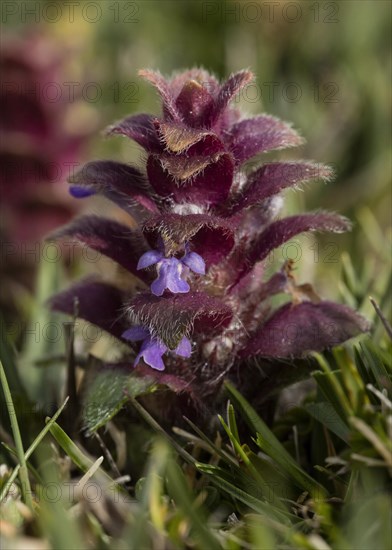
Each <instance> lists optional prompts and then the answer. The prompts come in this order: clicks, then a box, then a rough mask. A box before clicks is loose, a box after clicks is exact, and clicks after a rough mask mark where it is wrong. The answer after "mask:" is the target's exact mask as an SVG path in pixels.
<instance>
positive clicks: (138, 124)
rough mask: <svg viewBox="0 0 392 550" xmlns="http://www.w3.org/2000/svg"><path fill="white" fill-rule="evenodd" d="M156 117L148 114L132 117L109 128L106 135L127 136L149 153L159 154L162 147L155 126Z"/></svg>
mask: <svg viewBox="0 0 392 550" xmlns="http://www.w3.org/2000/svg"><path fill="white" fill-rule="evenodd" d="M155 120H156V117H154V116H152V115H147V114H138V115H132V116H129V117H127V118H124V120H120V121H119V122H117V123H116V124H113V125H112V126H109V128H107V130H106V135H108V136H112V135H121V136H126V137H129V138H131V139H133V140H134V141H136V143H138V144H139V145H141V146H142V147H143V148H144V149H146V151H148V152H159V151H161V150H162V146H161V144H160V141H159V137H158V134H157V131H156V128H155V125H154V121H155Z"/></svg>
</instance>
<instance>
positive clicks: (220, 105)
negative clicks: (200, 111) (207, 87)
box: [208, 71, 253, 126]
mask: <svg viewBox="0 0 392 550" xmlns="http://www.w3.org/2000/svg"><path fill="white" fill-rule="evenodd" d="M252 80H253V74H252V73H251V72H250V71H240V72H238V73H235V74H232V75H231V76H230V77H229V78H228V80H226V82H224V84H223V85H222V86H221V89H220V90H219V93H218V95H217V98H216V101H215V106H214V108H213V110H212V112H211V116H210V119H209V121H208V123H209V125H210V126H211V125H213V124H214V123H215V121H216V120H217V118H218V117H219V116H220V115H222V114H223V112H224V110H225V109H226V107H227V106H228V105H229V103H230V101H231V100H232V99H233V98H234V97H235V96H236V95H237V94H238V93H239V92H240V91H241V90H242V88H244V87H245V86H247V85H248V84H249V83H250V82H251V81H252Z"/></svg>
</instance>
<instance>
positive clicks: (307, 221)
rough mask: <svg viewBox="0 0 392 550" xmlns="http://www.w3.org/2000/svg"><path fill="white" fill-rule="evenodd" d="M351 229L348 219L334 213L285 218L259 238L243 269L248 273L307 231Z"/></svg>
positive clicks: (245, 259) (334, 231)
mask: <svg viewBox="0 0 392 550" xmlns="http://www.w3.org/2000/svg"><path fill="white" fill-rule="evenodd" d="M350 228H351V224H350V222H349V220H347V218H344V217H342V216H339V215H338V214H334V213H332V212H313V213H310V214H301V215H299V216H290V217H288V218H283V219H282V220H278V221H276V222H273V223H271V224H270V225H269V226H268V227H267V228H266V229H265V230H264V231H263V232H262V233H261V235H259V236H258V238H257V240H256V241H255V242H254V243H253V245H252V247H251V249H250V250H249V252H248V253H247V255H246V257H245V258H244V262H243V267H245V271H246V272H248V271H249V270H250V269H251V267H252V266H253V265H254V264H255V263H256V262H258V261H261V260H264V259H265V258H266V257H267V256H268V254H269V253H270V252H271V251H272V250H274V249H275V248H278V247H279V246H280V245H282V244H283V243H285V242H287V241H289V240H290V239H291V238H292V237H295V236H296V235H298V234H300V233H305V232H307V231H330V232H333V233H342V232H344V231H348V230H349V229H350Z"/></svg>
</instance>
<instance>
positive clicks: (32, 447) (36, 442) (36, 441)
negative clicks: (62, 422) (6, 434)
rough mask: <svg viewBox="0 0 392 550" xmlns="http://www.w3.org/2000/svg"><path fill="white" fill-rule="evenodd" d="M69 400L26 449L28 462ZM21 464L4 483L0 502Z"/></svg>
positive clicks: (66, 400)
mask: <svg viewBox="0 0 392 550" xmlns="http://www.w3.org/2000/svg"><path fill="white" fill-rule="evenodd" d="M67 402H68V397H67V398H66V399H65V401H64V403H63V404H62V405H61V407H60V408H59V409H58V410H57V411H56V413H55V414H54V415H53V416H52V418H51V419H50V420H49V421H48V423H47V424H46V426H45V428H44V429H43V430H42V431H41V432H40V433H39V434H38V435H37V437H36V438H35V439H34V441H33V442H32V444H31V445H30V447H29V448H28V449H27V451H26V454H25V460H26V462H27V460H28V459H29V458H30V456H31V455H32V454H33V452H34V451H35V449H36V448H37V447H38V445H39V444H40V443H41V441H42V440H43V438H44V437H45V435H46V434H47V433H48V432H49V430H50V427H51V425H52V424H53V423H54V422H56V420H57V418H58V417H59V416H60V414H61V413H62V411H63V409H64V407H65V405H66V404H67ZM19 468H20V466H19V464H18V465H17V466H16V467H15V468H14V470H13V472H12V474H11V475H10V477H9V479H8V481H7V483H6V484H5V485H4V487H3V490H2V492H1V494H0V502H2V500H3V499H4V498H5V497H6V495H7V493H8V491H9V489H10V487H11V485H12V483H13V482H14V481H15V479H16V476H17V475H18V471H19Z"/></svg>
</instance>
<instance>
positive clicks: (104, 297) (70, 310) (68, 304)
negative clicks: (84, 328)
mask: <svg viewBox="0 0 392 550" xmlns="http://www.w3.org/2000/svg"><path fill="white" fill-rule="evenodd" d="M124 300H125V296H124V293H123V292H121V291H120V290H119V289H117V288H115V287H113V286H111V285H108V284H106V283H103V282H100V281H96V280H92V279H87V280H84V281H81V282H79V283H77V284H76V285H74V286H72V287H71V288H68V289H67V290H64V291H63V292H59V293H58V294H56V295H55V296H53V298H51V299H50V300H49V305H50V307H51V309H54V310H55V311H61V312H62V313H66V314H68V315H73V314H74V312H75V304H76V311H77V316H78V317H79V318H81V319H85V320H86V321H88V322H89V323H92V324H93V325H96V326H97V327H99V328H101V329H103V330H105V331H106V332H109V333H110V334H113V335H114V336H116V337H117V338H121V335H122V334H123V332H124V330H125V329H126V327H127V324H128V325H129V322H128V321H127V319H126V318H125V317H124ZM96 341H97V335H94V338H92V339H91V342H90V343H93V342H96Z"/></svg>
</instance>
